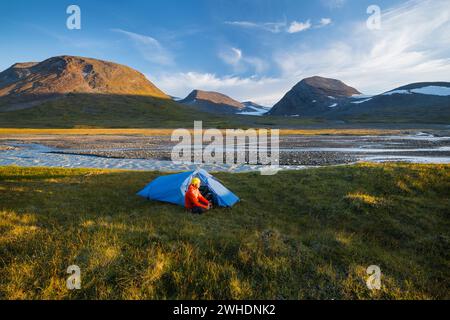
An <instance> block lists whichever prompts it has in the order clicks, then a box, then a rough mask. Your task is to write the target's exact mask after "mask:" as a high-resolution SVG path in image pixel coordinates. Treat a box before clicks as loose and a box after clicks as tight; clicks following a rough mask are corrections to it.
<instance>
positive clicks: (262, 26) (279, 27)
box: [225, 18, 332, 34]
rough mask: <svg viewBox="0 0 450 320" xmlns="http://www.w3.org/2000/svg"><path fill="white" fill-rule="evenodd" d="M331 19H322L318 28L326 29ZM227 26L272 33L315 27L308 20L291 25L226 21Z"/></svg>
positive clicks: (294, 31)
mask: <svg viewBox="0 0 450 320" xmlns="http://www.w3.org/2000/svg"><path fill="white" fill-rule="evenodd" d="M331 22H332V21H331V19H329V18H322V19H321V20H320V22H319V24H318V25H317V26H316V27H324V26H326V25H329V24H331ZM225 24H228V25H231V26H235V27H240V28H245V29H255V30H263V31H268V32H271V33H281V32H283V33H291V34H292V33H298V32H302V31H306V30H308V29H311V28H312V27H313V25H312V23H311V20H307V21H305V22H299V21H295V20H294V21H292V22H291V23H287V22H286V21H284V22H262V23H256V22H250V21H226V22H225Z"/></svg>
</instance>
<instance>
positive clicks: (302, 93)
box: [269, 77, 361, 117]
mask: <svg viewBox="0 0 450 320" xmlns="http://www.w3.org/2000/svg"><path fill="white" fill-rule="evenodd" d="M359 94H361V93H360V92H359V91H358V90H356V89H355V88H352V87H349V86H347V85H346V84H345V83H343V82H342V81H339V80H335V79H329V78H323V77H311V78H306V79H303V80H302V81H300V82H299V83H298V84H296V85H295V86H294V87H293V88H292V89H291V90H290V91H289V92H288V93H286V95H285V96H284V97H283V98H282V99H281V100H280V101H279V102H278V103H277V104H275V105H274V106H273V108H272V109H271V110H270V112H269V115H275V116H277V115H278V116H280V115H281V116H303V117H308V116H317V115H319V114H322V113H326V112H328V111H330V109H332V108H334V107H336V106H337V105H338V104H339V103H340V102H342V101H345V100H347V99H348V98H349V97H351V96H354V95H359Z"/></svg>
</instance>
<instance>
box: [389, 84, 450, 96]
mask: <svg viewBox="0 0 450 320" xmlns="http://www.w3.org/2000/svg"><path fill="white" fill-rule="evenodd" d="M393 94H424V95H430V96H441V97H446V96H450V88H449V87H440V86H428V87H423V88H416V89H410V90H393V91H389V92H386V93H383V95H384V96H390V95H393Z"/></svg>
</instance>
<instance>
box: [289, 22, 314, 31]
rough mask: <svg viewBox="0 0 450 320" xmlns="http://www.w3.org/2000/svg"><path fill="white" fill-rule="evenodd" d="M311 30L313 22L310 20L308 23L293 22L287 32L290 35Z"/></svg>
mask: <svg viewBox="0 0 450 320" xmlns="http://www.w3.org/2000/svg"><path fill="white" fill-rule="evenodd" d="M310 28H311V21H309V20H308V21H306V22H297V21H293V22H292V23H291V25H290V26H289V28H288V29H287V32H288V33H297V32H302V31H306V30H308V29H310Z"/></svg>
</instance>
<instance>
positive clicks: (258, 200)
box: [0, 164, 450, 299]
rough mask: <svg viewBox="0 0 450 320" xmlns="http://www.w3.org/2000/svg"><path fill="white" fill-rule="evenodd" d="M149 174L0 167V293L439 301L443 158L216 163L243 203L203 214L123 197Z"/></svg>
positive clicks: (445, 263)
mask: <svg viewBox="0 0 450 320" xmlns="http://www.w3.org/2000/svg"><path fill="white" fill-rule="evenodd" d="M157 176H158V173H155V172H144V173H143V172H125V171H100V170H69V169H37V168H18V167H3V168H0V274H1V277H0V298H1V299H212V298H218V299H249V298H258V299H265V298H267V299H449V298H450V294H449V288H450V234H449V232H450V220H449V213H450V210H449V209H450V166H444V165H394V164H392V165H369V164H361V165H356V166H343V167H333V168H319V169H312V170H307V171H299V172H282V173H279V174H278V175H276V176H273V177H267V176H260V175H258V174H256V173H248V174H226V173H221V174H217V177H218V178H220V179H221V180H222V181H223V182H224V183H225V184H226V185H227V186H229V187H230V188H231V189H232V190H233V191H234V192H235V193H236V194H238V195H239V196H240V197H241V198H242V202H241V203H239V204H238V205H237V206H236V207H235V208H233V209H218V210H214V211H212V212H210V213H208V214H206V215H203V216H197V215H196V216H194V215H191V214H188V213H186V212H185V211H184V210H183V208H179V207H176V206H173V205H169V204H163V203H156V202H150V201H146V200H145V199H141V198H138V197H137V196H135V193H136V192H137V191H138V190H139V189H140V188H141V187H143V186H145V185H146V183H147V182H149V181H150V180H152V179H154V178H155V177H157ZM73 264H76V265H78V266H80V268H81V276H82V289H81V290H78V291H68V290H67V289H66V285H65V281H66V278H67V277H68V274H66V269H67V267H68V266H70V265H73ZM369 265H379V266H380V267H381V270H382V273H383V276H382V289H381V290H379V291H370V290H368V289H367V287H366V285H365V281H366V279H367V277H368V276H367V274H366V268H367V267H368V266H369Z"/></svg>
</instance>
